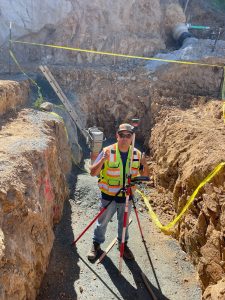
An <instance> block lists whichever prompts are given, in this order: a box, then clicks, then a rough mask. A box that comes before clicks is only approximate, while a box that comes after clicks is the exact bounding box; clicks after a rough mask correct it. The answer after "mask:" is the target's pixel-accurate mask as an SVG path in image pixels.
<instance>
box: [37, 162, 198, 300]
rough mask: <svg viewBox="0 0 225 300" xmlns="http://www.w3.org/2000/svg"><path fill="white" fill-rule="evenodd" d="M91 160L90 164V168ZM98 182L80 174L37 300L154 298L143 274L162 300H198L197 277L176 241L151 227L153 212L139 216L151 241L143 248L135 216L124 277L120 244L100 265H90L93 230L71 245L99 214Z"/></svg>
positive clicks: (111, 232) (111, 227)
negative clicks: (88, 257)
mask: <svg viewBox="0 0 225 300" xmlns="http://www.w3.org/2000/svg"><path fill="white" fill-rule="evenodd" d="M88 164H89V161H88V160H86V161H85V166H84V168H85V169H88ZM96 183H97V178H93V177H91V176H90V175H89V174H88V173H87V172H85V171H82V170H79V172H78V174H77V176H76V180H75V185H74V192H73V194H74V197H71V199H69V201H67V202H66V203H65V207H64V214H63V218H62V220H61V222H60V224H59V225H58V226H57V227H56V228H55V236H56V239H55V242H54V246H53V249H52V253H51V257H50V263H49V267H48V270H47V272H46V275H45V277H44V280H43V283H42V286H41V288H40V293H39V296H38V297H37V299H38V300H45V299H79V300H84V299H96V300H103V299H104V300H105V299H129V300H130V299H141V300H145V299H146V300H147V299H153V298H152V297H151V295H150V294H149V292H148V290H147V289H146V286H145V284H144V282H143V280H142V277H141V272H143V273H144V274H145V275H146V277H147V278H148V281H149V285H150V287H151V289H152V290H153V292H154V293H155V295H156V296H157V299H170V300H180V299H183V300H190V299H192V300H199V299H201V290H200V287H199V285H198V282H197V272H196V271H195V269H194V267H193V266H192V265H191V263H190V261H189V259H188V257H187V256H186V253H185V252H183V251H182V250H181V249H180V247H179V245H178V243H177V241H176V240H174V239H173V238H171V237H170V236H166V235H164V234H163V233H161V232H160V231H159V230H158V229H156V228H155V227H154V225H153V224H152V223H151V222H150V220H149V217H148V213H147V212H146V211H143V212H142V210H143V208H142V206H141V204H139V203H138V204H137V207H138V210H139V211H140V213H139V216H140V220H141V226H142V229H143V233H144V236H145V239H146V247H145V246H144V244H143V242H142V239H141V236H140V232H139V229H138V225H137V222H136V217H135V214H134V212H132V223H131V225H130V242H129V245H130V248H131V249H132V251H133V253H134V255H135V258H136V260H135V261H133V262H127V261H125V260H124V261H123V269H122V274H119V271H118V262H119V251H118V250H117V245H115V246H114V247H113V248H112V249H111V251H110V252H109V253H108V255H107V257H106V258H105V259H104V260H103V262H102V263H101V264H97V262H95V263H90V262H89V261H88V260H87V258H86V254H87V252H88V251H89V248H90V247H91V243H92V240H91V238H92V232H93V226H92V227H91V228H90V229H89V230H88V231H87V232H86V233H85V234H84V235H83V237H82V238H81V239H80V240H79V241H78V242H77V244H76V246H75V247H72V246H71V242H72V241H73V240H74V239H75V238H76V237H77V236H78V235H79V234H80V233H81V232H82V230H83V229H84V228H85V227H86V226H87V225H88V224H89V223H90V221H91V220H92V219H93V218H94V216H95V215H96V214H97V212H98V197H99V191H98V188H97V184H96ZM116 230H117V225H116V216H114V217H113V219H112V222H110V224H109V227H108V230H107V238H106V242H105V243H104V244H103V245H102V249H103V250H104V249H106V248H107V246H108V245H109V244H110V242H111V241H112V240H113V239H114V238H115V237H116Z"/></svg>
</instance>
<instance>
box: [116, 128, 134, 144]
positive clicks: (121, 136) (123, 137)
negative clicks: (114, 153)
mask: <svg viewBox="0 0 225 300" xmlns="http://www.w3.org/2000/svg"><path fill="white" fill-rule="evenodd" d="M132 137H133V134H132V133H130V132H129V131H126V130H124V131H122V132H120V133H117V134H116V138H117V141H118V144H119V145H121V146H123V147H124V146H127V148H129V146H130V144H131V142H132Z"/></svg>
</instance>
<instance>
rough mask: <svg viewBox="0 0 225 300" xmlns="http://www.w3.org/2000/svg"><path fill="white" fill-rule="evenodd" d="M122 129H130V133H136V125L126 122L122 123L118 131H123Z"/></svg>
mask: <svg viewBox="0 0 225 300" xmlns="http://www.w3.org/2000/svg"><path fill="white" fill-rule="evenodd" d="M122 131H128V132H130V133H134V126H132V125H130V124H127V123H124V124H121V125H120V126H119V128H118V130H117V132H118V133H120V132H122Z"/></svg>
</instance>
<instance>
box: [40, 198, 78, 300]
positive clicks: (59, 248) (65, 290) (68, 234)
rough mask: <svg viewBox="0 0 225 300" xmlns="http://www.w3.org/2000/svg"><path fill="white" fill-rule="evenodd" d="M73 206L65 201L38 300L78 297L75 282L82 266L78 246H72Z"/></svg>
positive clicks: (73, 299) (72, 299) (72, 298)
mask: <svg viewBox="0 0 225 300" xmlns="http://www.w3.org/2000/svg"><path fill="white" fill-rule="evenodd" d="M71 214H72V212H71V206H70V203H69V201H65V204H64V211H63V217H62V219H61V222H60V223H59V224H58V225H57V226H56V229H55V236H56V238H55V241H54V244H53V248H52V252H51V257H50V261H49V266H48V269H47V272H46V274H45V276H44V279H43V281H42V285H41V287H40V292H39V295H38V296H37V298H36V299H37V300H45V299H67V300H69V299H71V300H75V299H77V294H76V291H75V288H74V282H75V281H76V280H78V278H79V273H80V268H79V266H78V259H79V257H78V254H77V251H76V247H73V248H72V247H70V246H69V245H70V243H71V241H72V240H73V238H74V236H73V232H72V225H71Z"/></svg>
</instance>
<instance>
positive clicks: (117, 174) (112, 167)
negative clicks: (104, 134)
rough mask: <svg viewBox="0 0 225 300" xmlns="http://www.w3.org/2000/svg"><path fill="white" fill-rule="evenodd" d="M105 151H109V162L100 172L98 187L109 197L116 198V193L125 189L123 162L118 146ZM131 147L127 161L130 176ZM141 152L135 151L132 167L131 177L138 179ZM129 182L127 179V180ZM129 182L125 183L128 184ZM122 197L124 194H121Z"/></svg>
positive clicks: (114, 145)
mask: <svg viewBox="0 0 225 300" xmlns="http://www.w3.org/2000/svg"><path fill="white" fill-rule="evenodd" d="M104 150H109V151H110V155H109V160H106V161H105V163H104V168H103V169H102V170H101V172H100V176H99V182H98V186H99V188H100V190H101V191H102V192H103V193H105V194H108V195H111V196H115V195H116V193H117V192H118V191H119V190H120V189H121V188H122V187H123V168H124V167H123V162H122V160H121V156H120V152H119V149H118V144H117V143H116V144H113V145H111V146H108V147H106V148H105V149H104ZM130 156H131V146H130V148H129V151H128V155H127V161H126V166H125V167H126V174H129V169H130ZM140 158H141V152H140V151H139V150H137V149H134V151H133V160H134V161H133V162H132V167H131V177H136V176H138V174H139V168H140ZM126 181H127V179H126ZM126 183H127V182H125V184H126ZM119 196H122V193H121V194H119Z"/></svg>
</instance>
